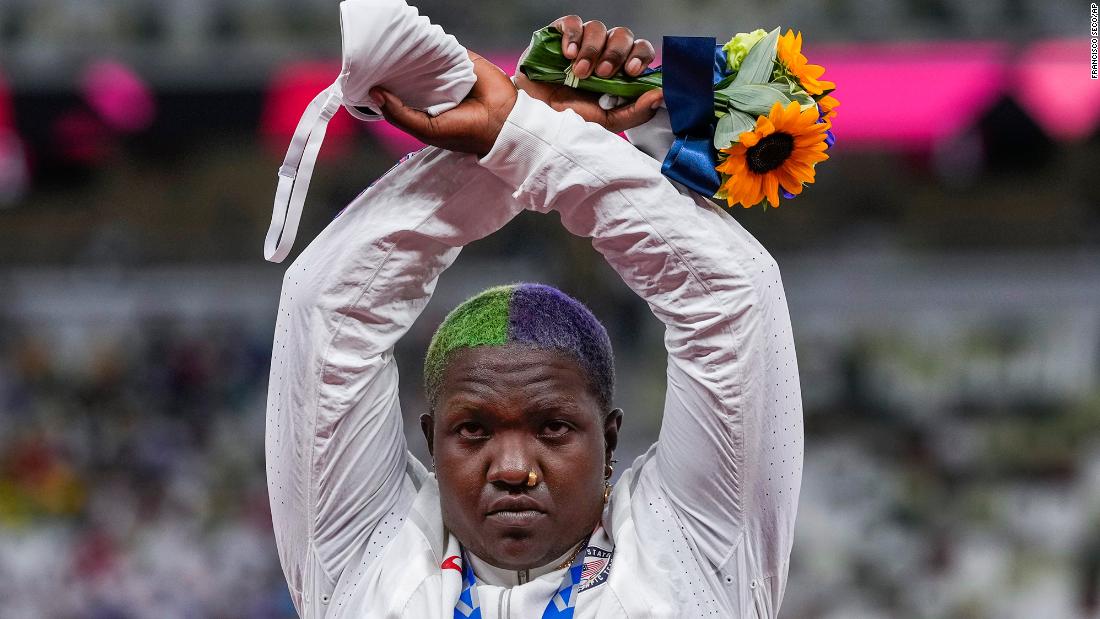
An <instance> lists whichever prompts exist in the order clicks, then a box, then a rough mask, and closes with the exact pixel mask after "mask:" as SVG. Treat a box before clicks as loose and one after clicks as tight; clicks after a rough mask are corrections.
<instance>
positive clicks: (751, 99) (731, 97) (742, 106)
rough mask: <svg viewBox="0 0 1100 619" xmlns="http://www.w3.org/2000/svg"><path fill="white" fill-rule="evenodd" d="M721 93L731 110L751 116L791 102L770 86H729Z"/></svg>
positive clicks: (765, 112)
mask: <svg viewBox="0 0 1100 619" xmlns="http://www.w3.org/2000/svg"><path fill="white" fill-rule="evenodd" d="M754 49H755V48H754ZM721 92H722V94H724V95H726V97H728V102H729V103H728V105H729V107H730V108H731V109H734V110H740V111H742V112H745V113H747V114H752V115H753V116H759V115H761V114H767V113H768V112H770V111H771V109H772V105H773V104H775V102H777V101H778V102H779V103H782V104H783V105H787V104H788V103H790V102H791V100H790V98H788V97H787V95H785V94H783V93H782V92H781V91H779V90H778V89H776V88H772V87H771V86H770V85H764V84H744V85H742V86H731V87H729V88H726V89H725V90H723V91H721Z"/></svg>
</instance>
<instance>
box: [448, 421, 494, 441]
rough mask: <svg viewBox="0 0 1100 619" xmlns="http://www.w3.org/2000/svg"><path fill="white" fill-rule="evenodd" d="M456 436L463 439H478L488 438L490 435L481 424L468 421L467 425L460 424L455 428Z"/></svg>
mask: <svg viewBox="0 0 1100 619" xmlns="http://www.w3.org/2000/svg"><path fill="white" fill-rule="evenodd" d="M455 434H458V435H459V436H460V437H462V438H468V439H477V438H486V437H487V436H489V433H488V432H486V431H485V427H484V426H482V425H481V424H480V423H476V422H473V421H467V422H466V423H463V424H459V426H458V427H456V428H455Z"/></svg>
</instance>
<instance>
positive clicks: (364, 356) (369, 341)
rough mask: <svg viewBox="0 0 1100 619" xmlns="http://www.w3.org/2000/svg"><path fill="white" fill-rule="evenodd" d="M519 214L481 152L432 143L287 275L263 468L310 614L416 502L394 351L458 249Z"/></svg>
mask: <svg viewBox="0 0 1100 619" xmlns="http://www.w3.org/2000/svg"><path fill="white" fill-rule="evenodd" d="M475 205H476V209H477V212H476V213H471V208H473V207H475ZM520 210H522V208H521V207H519V206H518V205H517V204H516V203H515V202H513V201H511V200H509V191H508V189H507V187H504V186H503V184H502V183H501V181H499V180H498V179H496V178H495V177H494V176H493V175H492V174H490V173H489V172H488V171H486V170H483V169H480V168H479V167H478V166H477V165H476V164H475V163H474V157H473V156H472V155H464V154H457V153H451V152H446V151H441V150H438V149H435V148H428V149H425V150H424V151H421V152H420V153H418V154H417V155H415V156H414V157H412V158H411V159H409V160H408V161H406V162H404V163H402V164H400V173H395V174H388V175H386V176H384V177H383V178H382V179H381V180H379V181H378V182H377V183H376V184H375V185H374V186H373V187H371V188H370V189H368V190H367V191H366V192H364V193H363V194H362V195H361V196H360V197H359V198H357V199H356V200H355V201H354V202H353V203H352V204H351V205H350V206H349V207H348V208H347V209H346V210H345V212H344V213H343V214H341V215H340V216H339V217H338V218H337V219H336V220H335V221H334V222H333V223H332V224H331V225H329V226H328V228H326V229H325V230H324V232H322V233H321V234H320V235H319V236H318V237H317V239H316V240H315V241H314V242H313V243H312V244H311V245H310V246H309V247H307V248H306V249H305V250H304V251H303V252H302V254H301V256H299V258H298V259H297V260H296V261H295V262H294V264H292V265H291V266H290V268H289V269H287V272H286V275H285V277H284V278H283V291H282V298H281V300H280V303H279V316H278V319H277V322H276V327H275V344H274V353H273V355H272V360H271V382H270V385H269V387H268V406H267V439H266V443H267V472H268V486H269V491H270V496H271V508H272V520H273V522H274V526H275V536H276V540H277V542H278V548H279V559H280V561H281V563H282V565H283V570H284V572H285V574H286V577H287V582H288V583H289V585H290V590H291V595H292V597H293V599H294V603H295V605H296V607H297V608H298V610H299V613H300V614H301V615H302V616H304V617H319V616H323V615H324V612H323V605H324V603H325V602H327V599H326V597H325V596H328V595H331V592H332V590H333V588H334V587H335V585H336V582H337V580H338V579H339V577H340V574H341V572H342V570H343V569H344V567H345V566H346V565H348V564H349V561H353V560H355V561H358V557H359V555H360V554H361V553H362V552H364V551H367V552H369V551H370V548H371V545H370V541H371V540H372V536H373V535H375V532H376V529H378V530H379V531H382V530H383V529H385V531H389V530H391V529H393V528H395V527H393V526H391V525H394V524H396V523H399V522H400V521H401V520H402V519H403V518H404V516H405V512H406V511H407V509H408V507H409V505H410V503H411V500H412V497H413V495H414V494H415V487H414V483H413V482H414V478H415V477H416V475H410V474H409V472H411V469H412V468H416V467H419V466H420V465H419V464H418V463H417V462H416V461H415V459H414V458H412V457H410V456H408V455H407V452H406V446H405V435H404V432H403V428H402V415H401V409H400V404H399V402H398V376H397V365H396V364H395V362H394V360H393V356H392V352H393V347H394V344H395V343H396V342H397V340H399V339H400V338H401V337H402V336H403V335H404V334H405V332H406V331H407V330H408V329H409V327H410V326H411V325H412V323H413V321H414V320H416V318H417V316H418V315H419V314H420V312H421V310H423V308H424V306H425V305H426V304H427V303H428V300H429V299H430V297H431V295H432V292H433V290H434V289H435V285H436V280H437V278H438V277H439V275H440V273H441V272H442V271H443V270H444V269H446V268H447V267H448V266H449V265H450V264H451V263H452V262H453V261H454V259H455V258H456V257H457V255H458V253H459V250H460V248H461V247H462V246H463V245H465V244H467V243H469V242H471V241H474V240H476V239H479V238H481V237H484V236H485V235H487V234H489V233H491V232H493V231H495V230H497V229H498V228H500V227H501V226H503V225H504V224H505V223H506V222H508V221H509V220H510V219H511V218H512V217H513V216H514V215H515V214H516V213H517V212H519V211H520ZM410 467H411V468H410ZM381 525H385V526H381ZM385 531H382V532H381V533H378V535H379V536H381V535H383V534H384V533H385ZM375 541H378V542H379V543H377V544H375V546H379V547H380V546H381V543H382V542H384V541H386V540H384V539H383V540H378V539H375Z"/></svg>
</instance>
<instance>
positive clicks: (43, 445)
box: [0, 323, 293, 619]
mask: <svg viewBox="0 0 1100 619" xmlns="http://www.w3.org/2000/svg"><path fill="white" fill-rule="evenodd" d="M247 332H248V329H247V328H245V326H244V325H238V324H215V325H209V326H207V327H206V328H203V329H200V330H198V331H197V332H183V331H180V330H179V329H178V325H175V324H172V323H162V324H143V325H138V326H137V328H136V329H135V330H133V331H132V332H130V334H129V336H130V337H127V338H126V339H123V340H116V341H110V342H102V343H100V344H98V345H97V346H95V350H94V352H92V353H90V354H89V355H87V357H86V358H85V359H83V360H82V361H81V362H78V363H74V362H73V361H72V360H71V359H65V358H62V357H60V356H59V355H58V354H56V353H55V351H54V349H53V342H52V341H51V338H50V337H48V336H47V337H36V336H34V335H32V334H30V333H28V332H26V331H23V330H21V329H13V328H12V325H5V328H4V329H2V330H0V333H2V334H3V335H2V336H0V337H2V338H3V339H0V599H2V600H4V602H3V605H4V609H3V612H2V613H0V614H2V615H3V616H4V617H9V618H13V619H14V618H23V617H25V618H28V619H31V618H42V617H74V618H75V617H87V618H96V619H108V618H125V617H226V618H229V617H284V616H293V609H292V608H291V606H290V602H289V597H288V595H287V593H286V587H285V584H284V582H283V581H282V575H281V573H280V571H279V567H278V561H277V558H276V555H275V549H274V544H273V536H272V534H271V523H270V516H269V511H268V504H267V493H266V488H265V479H264V474H263V466H262V463H263V427H262V424H263V420H262V414H263V413H262V411H263V399H264V395H265V391H264V389H265V386H266V369H267V362H268V356H269V352H270V351H269V343H268V342H269V334H266V333H262V334H261V336H260V337H252V336H249V335H245V333H247Z"/></svg>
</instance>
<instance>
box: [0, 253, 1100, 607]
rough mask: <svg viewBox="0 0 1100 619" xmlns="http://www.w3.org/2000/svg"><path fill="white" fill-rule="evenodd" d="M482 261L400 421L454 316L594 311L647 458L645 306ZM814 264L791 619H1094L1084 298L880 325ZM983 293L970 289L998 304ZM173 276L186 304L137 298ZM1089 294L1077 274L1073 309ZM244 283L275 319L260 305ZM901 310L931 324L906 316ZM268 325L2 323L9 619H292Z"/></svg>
mask: <svg viewBox="0 0 1100 619" xmlns="http://www.w3.org/2000/svg"><path fill="white" fill-rule="evenodd" d="M495 251H497V250H494V252H495ZM482 258H483V257H475V258H473V259H472V261H471V262H466V263H462V262H461V261H460V266H457V267H455V269H454V270H453V271H452V272H450V273H449V274H448V276H447V277H446V278H445V281H444V284H443V285H442V286H441V290H440V293H439V295H437V298H436V299H435V300H433V303H432V305H431V306H430V307H429V310H428V311H427V312H426V314H425V316H424V317H423V318H422V320H421V321H419V322H418V323H417V325H416V326H415V327H414V329H413V331H412V332H410V335H409V337H408V338H407V339H406V340H405V341H403V342H402V345H401V347H400V348H399V350H398V359H399V361H400V362H401V364H402V370H403V381H404V382H403V393H402V398H403V402H404V406H405V409H406V414H407V416H408V417H409V419H412V418H413V417H415V414H416V412H417V410H418V407H419V406H420V405H421V396H420V394H419V380H418V376H419V367H418V365H417V364H418V358H419V357H420V355H421V354H422V351H423V349H424V347H425V346H426V343H427V340H428V338H429V336H430V334H431V331H432V329H433V328H434V325H435V324H437V323H438V321H439V320H440V319H441V317H442V314H443V313H444V312H445V311H446V310H447V309H448V308H449V307H450V306H452V305H453V304H454V303H455V302H456V300H457V299H460V298H462V297H463V296H464V295H466V294H469V293H470V292H471V291H473V290H476V289H480V288H481V287H483V286H485V285H488V284H490V283H494V282H497V281H506V280H508V279H510V278H509V274H511V275H512V276H513V277H512V279H514V278H523V279H541V280H544V281H551V282H554V283H557V284H558V285H562V286H563V287H565V288H566V289H570V290H573V291H574V292H575V293H579V294H581V296H582V297H583V298H590V299H592V300H593V301H594V303H593V305H595V306H597V313H598V314H599V315H600V316H601V317H603V319H604V320H605V321H606V322H607V323H608V325H609V328H610V331H611V334H612V339H613V342H615V343H616V346H617V348H618V361H617V364H618V370H619V376H620V384H619V389H618V393H619V395H618V396H617V399H618V401H619V403H620V404H621V405H622V406H623V407H624V408H625V409H626V410H627V411H628V420H627V424H626V426H625V431H624V436H623V444H622V445H621V449H620V451H621V452H622V459H625V460H627V461H629V460H630V459H631V457H632V456H633V455H635V454H638V453H640V452H641V451H643V450H644V449H645V448H646V447H647V446H648V443H649V442H650V441H652V440H653V438H654V437H655V435H656V431H657V428H658V427H659V426H658V424H659V410H658V408H659V407H658V406H657V405H656V404H655V403H659V402H661V401H662V399H663V398H662V394H661V390H662V386H663V376H664V368H663V356H662V355H661V343H660V329H659V326H658V325H657V323H656V321H655V320H654V319H653V318H651V317H647V316H645V308H644V306H642V305H641V304H640V302H638V301H637V300H636V299H634V298H633V296H632V295H630V294H629V292H626V291H624V290H622V287H621V284H620V283H618V282H615V281H613V280H611V279H610V278H605V277H604V273H603V271H602V270H600V269H596V270H595V271H593V272H591V273H587V274H578V275H577V278H576V279H573V280H572V281H571V280H570V279H569V278H561V277H560V276H558V275H555V274H554V273H553V272H552V270H543V271H539V267H537V266H534V265H532V264H528V263H524V262H523V261H522V260H521V261H519V262H518V263H515V264H513V265H512V266H511V267H506V266H504V265H503V264H502V263H503V262H506V261H505V260H501V259H500V258H497V259H496V260H494V261H492V262H483V261H482ZM818 258H820V256H817V257H816V258H815V256H813V255H810V256H806V255H800V256H798V257H796V258H791V259H789V260H783V259H782V258H781V259H780V262H781V264H787V266H788V267H789V268H787V270H786V278H787V286H788V292H789V294H790V297H791V303H792V314H793V320H794V324H795V331H796V341H797V342H798V346H799V363H800V369H801V378H802V383H803V391H804V400H805V404H806V421H807V440H806V445H807V452H806V464H805V473H804V480H803V484H802V503H801V506H800V512H799V517H798V528H797V540H796V545H795V551H794V557H793V560H792V568H791V576H790V581H789V586H788V589H787V594H786V600H785V603H784V614H783V616H787V617H798V618H807V619H849V618H867V619H871V618H874V619H880V618H881V619H887V618H894V617H913V618H922V619H923V618H928V619H932V618H956V617H957V618H961V619H970V618H973V619H984V618H990V619H1017V618H1019V619H1025V618H1033V617H1043V618H1051V619H1059V618H1065V619H1089V618H1095V617H1098V616H1100V318H1097V317H1100V311H1097V310H1098V309H1100V303H1096V302H1095V299H1092V297H1094V296H1095V295H1091V296H1086V297H1085V298H1080V299H1078V300H1077V301H1076V302H1073V303H1069V302H1067V304H1064V305H1063V306H1062V307H1061V309H1060V310H1058V311H1056V312H1050V311H1046V310H1042V309H1040V310H1039V311H1030V310H1029V309H1028V308H1027V306H1026V304H1025V305H1012V306H1010V305H1005V306H1002V307H999V308H997V307H988V306H986V307H984V309H980V310H974V309H973V308H968V307H965V306H963V307H960V305H965V303H964V302H965V298H960V297H952V294H953V293H951V292H950V291H945V290H943V289H941V288H939V287H937V286H931V287H928V288H925V289H918V286H917V284H915V283H914V282H915V280H919V279H920V277H919V276H917V277H916V278H915V279H914V278H913V277H910V278H902V279H899V280H898V281H896V287H895V288H893V289H892V290H893V292H892V293H889V294H886V295H884V297H883V298H881V299H878V300H877V301H873V302H872V301H871V300H868V299H863V298H860V295H859V294H858V293H857V294H853V293H852V292H851V291H848V293H841V294H840V295H839V296H838V291H836V290H835V289H836V288H837V287H838V283H839V282H843V281H845V280H847V279H848V278H850V277H851V272H850V271H845V272H842V273H839V274H834V275H832V276H831V277H832V279H830V276H822V275H820V274H819V273H817V272H816V271H814V270H813V269H812V268H811V267H808V266H807V265H808V264H813V263H815V262H817V261H818ZM878 262H880V263H881V262H882V260H881V259H878ZM494 265H495V266H494ZM917 268H918V267H916V266H913V265H910V267H909V268H908V269H907V270H909V271H910V272H911V275H912V272H913V271H916V270H917ZM1061 268H1062V269H1063V270H1064V271H1072V270H1073V266H1072V262H1071V261H1066V262H1063V263H1062V265H1061ZM807 269H809V270H807ZM903 270H904V269H903ZM202 272H203V271H202V269H196V273H202ZM858 272H861V273H863V275H864V276H868V274H869V273H870V272H871V269H859V270H858ZM884 272H885V273H891V272H893V270H892V269H884ZM540 273H541V276H540V275H539V274H540ZM990 273H992V271H983V272H981V273H978V274H976V275H974V277H975V279H982V280H986V281H987V283H988V285H989V286H990V287H991V288H995V287H996V285H997V282H996V281H994V280H995V277H994V276H992V275H991V274H990ZM1095 275H1096V276H1100V274H1095ZM169 276H171V277H176V278H179V280H180V281H187V280H186V278H182V277H181V276H180V275H179V274H178V273H171V274H167V273H166V274H162V275H161V276H160V277H159V278H153V279H164V278H165V277H169ZM1033 277H1035V278H1036V279H1037V280H1045V281H1048V282H1049V281H1052V280H1053V279H1055V277H1054V276H1052V275H1050V274H1040V275H1033ZM243 279H247V278H243ZM585 279H587V284H584V283H581V284H576V283H574V282H577V281H581V280H585ZM1081 279H1082V278H1081V277H1080V276H1075V275H1074V274H1073V273H1072V272H1071V273H1070V274H1069V275H1068V276H1067V278H1066V281H1067V286H1068V287H1069V288H1072V287H1073V286H1072V284H1073V282H1076V281H1081ZM253 280H254V281H256V282H262V283H260V284H256V285H255V286H253V287H254V288H256V289H257V290H259V291H260V292H261V293H262V295H261V296H266V298H268V299H270V302H271V303H272V304H273V303H274V301H275V299H276V298H277V290H276V289H275V287H274V286H273V285H272V283H271V282H270V281H269V280H266V279H265V278H263V277H256V278H253ZM1089 282H1091V280H1089V281H1086V282H1083V283H1085V284H1088V283H1089ZM1012 283H1014V284H1017V285H1025V286H1026V285H1028V284H1029V282H1028V281H1026V280H1025V279H1023V278H1022V276H1018V277H1016V278H1015V279H1014V281H1013V282H1012ZM577 286H579V288H578V287H577ZM188 287H189V289H190V290H191V292H192V294H197V295H198V296H199V297H200V298H201V297H202V296H203V294H204V293H203V291H202V287H201V286H193V285H190V284H189V285H188ZM212 288H216V287H212ZM245 288H248V286H247V285H245V286H242V288H241V289H239V290H237V291H236V292H237V294H240V295H246V293H248V292H249V291H248V290H245ZM868 288H869V289H871V290H876V291H881V290H882V289H883V288H884V286H879V285H877V284H875V283H873V282H872V283H871V284H869V285H868ZM828 290H834V292H832V293H829V292H826V291H828ZM133 293H134V294H137V292H136V291H134V292H133ZM906 293H917V294H919V296H921V297H923V298H925V299H927V300H928V302H927V303H926V304H925V305H922V304H921V303H915V304H911V305H910V306H909V307H904V306H905V305H907V304H909V302H908V301H907V300H906V299H905V297H904V295H905V294H906ZM966 294H969V293H966ZM840 297H843V298H840ZM73 299H74V302H76V303H79V304H87V303H88V301H87V299H85V298H82V297H80V296H79V295H76V296H74V297H73ZM971 302H973V300H971ZM928 304H930V305H931V307H933V308H934V309H935V311H932V312H929V311H927V310H928V307H927V305H928ZM97 305H100V306H103V307H106V304H105V303H99V304H97ZM978 305H979V306H980V305H981V303H980V302H979V303H978ZM123 306H125V304H123ZM268 309H272V308H268ZM43 311H45V309H43V308H40V309H39V310H34V311H31V312H30V313H39V314H41V313H42V312H43ZM162 311H163V308H159V309H157V312H158V313H159V312H162ZM259 313H260V314H261V315H262V317H257V316H255V315H248V316H244V315H241V316H237V317H227V316H224V315H223V316H220V317H219V316H207V317H205V318H202V317H198V318H197V317H195V316H189V317H186V318H185V317H183V316H182V315H181V316H172V315H171V312H169V313H168V315H163V314H160V315H158V316H157V317H154V318H140V319H137V320H127V321H126V324H124V325H119V324H112V325H108V326H107V327H105V326H104V325H103V324H101V323H97V322H96V321H95V320H92V319H89V318H85V319H79V318H77V319H72V320H71V324H64V321H60V320H56V317H55V318H54V319H53V320H51V321H50V322H49V323H48V324H47V323H44V322H42V321H34V320H27V316H24V317H23V319H21V320H9V321H8V322H6V323H5V324H3V325H0V326H2V328H0V599H3V600H4V612H3V616H4V617H5V618H7V617H13V618H22V617H27V618H32V617H33V618H37V617H58V618H68V617H96V618H99V617H102V618H114V617H117V618H120V619H121V618H129V617H135V618H136V617H227V618H228V617H246V618H247V617H256V618H260V617H264V618H266V617H272V618H278V617H288V616H293V609H292V608H291V607H290V605H289V598H288V596H287V593H286V588H285V583H284V581H283V578H282V574H281V572H280V570H279V567H278V561H277V557H276V555H275V548H274V537H273V535H272V533H271V523H270V515H269V511H268V504H267V494H266V490H265V476H264V468H263V439H262V437H263V434H264V433H263V410H264V401H265V393H266V384H267V363H268V358H269V346H270V341H271V340H270V337H271V335H270V328H269V327H270V325H269V324H268V322H269V320H270V316H268V314H269V313H272V312H268V311H266V310H265V311H262V312H259ZM1006 316H1011V318H1006ZM99 320H102V317H100V318H99ZM406 421H407V425H408V426H409V428H410V446H411V448H412V449H413V450H414V452H422V446H421V445H420V443H421V442H422V441H420V440H419V437H417V436H416V434H415V427H414V426H415V424H412V423H409V422H408V419H407V420H406Z"/></svg>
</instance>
